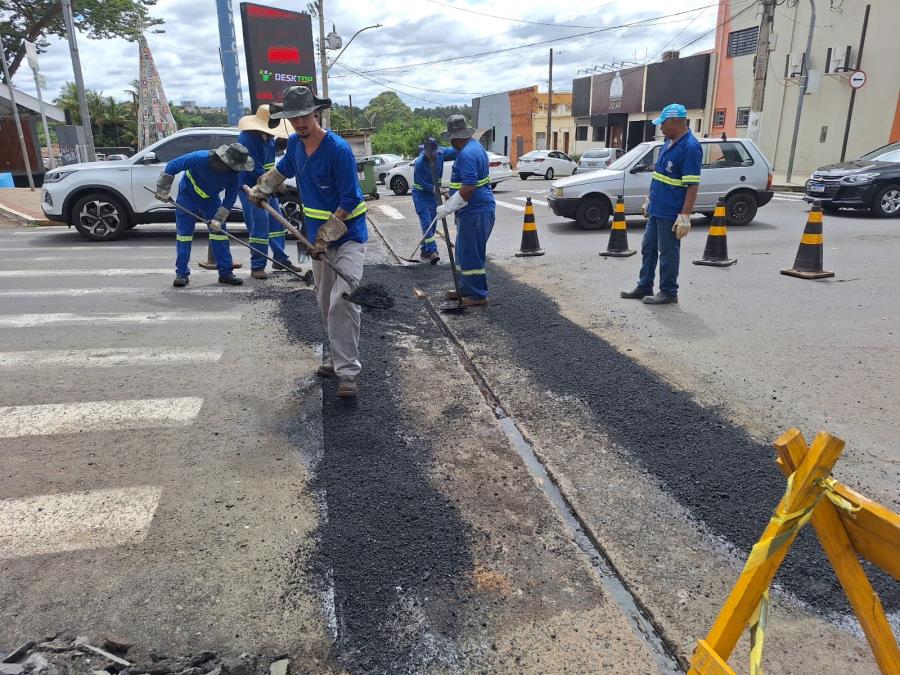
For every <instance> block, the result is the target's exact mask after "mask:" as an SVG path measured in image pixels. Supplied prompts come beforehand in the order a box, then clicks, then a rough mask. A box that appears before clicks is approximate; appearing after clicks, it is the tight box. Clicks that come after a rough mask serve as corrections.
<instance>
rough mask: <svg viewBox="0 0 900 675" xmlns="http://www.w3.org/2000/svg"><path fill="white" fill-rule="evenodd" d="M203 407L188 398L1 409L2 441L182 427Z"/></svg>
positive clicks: (55, 404) (51, 404)
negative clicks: (94, 432)
mask: <svg viewBox="0 0 900 675" xmlns="http://www.w3.org/2000/svg"><path fill="white" fill-rule="evenodd" d="M202 405H203V399H202V398H194V397H186V398H147V399H131V400H124V401H89V402H85V403H47V404H41V405H19V406H7V407H0V438H21V437H23V436H49V435H51V434H77V433H84V432H89V431H113V430H115V431H123V430H126V429H152V428H155V427H183V426H186V425H188V424H190V423H191V422H192V421H193V420H194V418H195V417H197V414H198V413H199V412H200V408H201V406H202Z"/></svg>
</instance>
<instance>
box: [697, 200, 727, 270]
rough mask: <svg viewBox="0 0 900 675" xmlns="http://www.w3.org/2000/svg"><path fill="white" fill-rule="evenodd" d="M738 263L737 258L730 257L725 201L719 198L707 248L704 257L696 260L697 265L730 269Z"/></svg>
mask: <svg viewBox="0 0 900 675" xmlns="http://www.w3.org/2000/svg"><path fill="white" fill-rule="evenodd" d="M736 262H737V259H736V258H729V257H728V232H727V230H726V229H725V200H724V199H723V198H722V197H719V201H718V202H716V210H715V211H714V212H713V219H712V223H711V224H710V226H709V234H708V235H707V237H706V248H705V249H703V257H702V258H701V259H700V260H695V261H694V264H695V265H709V266H711V267H728V266H729V265H734V264H735V263H736Z"/></svg>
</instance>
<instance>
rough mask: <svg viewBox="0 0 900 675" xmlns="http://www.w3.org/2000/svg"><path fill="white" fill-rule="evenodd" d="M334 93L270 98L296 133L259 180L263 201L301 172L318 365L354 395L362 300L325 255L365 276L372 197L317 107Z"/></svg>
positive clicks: (302, 91) (275, 114)
mask: <svg viewBox="0 0 900 675" xmlns="http://www.w3.org/2000/svg"><path fill="white" fill-rule="evenodd" d="M330 107H331V100H330V99H327V98H325V99H320V98H318V97H316V96H313V93H312V92H311V91H310V90H309V88H308V87H304V86H295V87H288V88H287V89H285V90H284V101H283V103H281V104H280V105H279V104H272V105H271V106H270V112H271V118H272V121H271V122H269V124H270V125H272V124H277V121H276V120H281V119H287V120H288V122H289V123H290V124H291V126H292V127H293V128H294V130H295V131H296V133H295V134H294V135H292V136H291V137H290V138H289V139H288V145H287V150H286V151H285V155H284V157H282V158H281V160H280V161H279V162H278V163H277V164H276V165H275V168H274V169H270V170H269V171H267V172H266V173H265V174H263V175H262V176H261V177H260V179H259V181H258V182H257V184H256V187H254V188H253V191H252V192H253V194H252V195H251V199H253V200H255V201H256V202H257V203H259V202H261V201H265V200H267V199H269V198H270V197H271V195H272V194H274V192H275V191H276V190H277V189H278V187H279V186H280V185H281V184H282V182H284V180H285V179H286V178H295V179H296V180H297V188H298V189H299V191H300V199H301V201H302V202H303V215H304V217H305V219H306V226H307V231H308V233H309V234H308V237H309V239H310V241H313V242H314V243H313V247H312V249H311V251H310V255H311V256H312V258H313V278H314V279H315V285H316V299H317V300H318V302H319V309H320V310H321V312H322V321H323V322H324V324H325V329H326V331H327V333H328V344H329V346H330V348H331V363H324V364H322V365H321V366H319V369H318V370H317V374H318V375H320V376H321V377H334V376H335V375H336V376H337V377H339V378H340V382H339V383H338V387H337V395H338V396H340V397H343V398H354V397H356V396H357V395H358V393H359V385H358V383H357V381H356V378H357V376H358V375H359V372H360V370H361V366H360V363H359V323H360V307H359V305H356V304H354V303H352V302H349V301H347V300H345V299H344V298H342V297H341V294H342V293H349V292H350V291H351V288H350V286H349V284H347V282H345V281H344V280H343V279H341V278H340V277H338V276H337V274H335V272H334V270H332V269H331V268H330V267H328V266H327V265H326V264H325V263H324V262H322V260H321V256H322V255H327V256H328V258H329V259H330V260H331V262H332V264H334V265H335V266H336V267H337V268H338V269H340V270H341V271H342V272H344V273H345V274H347V275H348V276H350V277H352V278H355V279H362V274H363V259H364V257H365V253H366V242H368V240H369V231H368V228H367V226H366V203H365V201H363V194H362V189H361V188H360V186H359V181H358V180H357V177H356V159H355V158H354V157H353V151H352V150H351V149H350V146H349V145H348V144H347V141H345V140H344V139H343V138H341V137H340V136H338V135H337V134H335V133H334V132H332V131H326V130H325V129H323V128H322V127H321V126H320V125H319V121H318V119H316V111H318V110H322V109H323V108H330Z"/></svg>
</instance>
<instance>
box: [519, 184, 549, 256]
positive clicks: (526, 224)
mask: <svg viewBox="0 0 900 675" xmlns="http://www.w3.org/2000/svg"><path fill="white" fill-rule="evenodd" d="M530 255H544V250H543V249H542V248H541V244H540V242H539V241H538V233H537V223H536V222H535V221H534V206H532V205H531V197H526V198H525V219H524V220H523V221H522V246H521V247H520V249H519V252H518V253H516V257H517V258H522V257H524V256H530Z"/></svg>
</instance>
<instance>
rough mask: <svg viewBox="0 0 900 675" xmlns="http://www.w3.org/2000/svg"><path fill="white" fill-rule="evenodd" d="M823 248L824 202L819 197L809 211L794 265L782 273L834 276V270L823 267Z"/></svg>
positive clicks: (808, 276) (822, 277) (796, 275)
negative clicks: (829, 270)
mask: <svg viewBox="0 0 900 675" xmlns="http://www.w3.org/2000/svg"><path fill="white" fill-rule="evenodd" d="M823 248H824V241H823V239H822V202H820V201H819V200H818V199H817V200H816V201H815V202H813V207H812V208H811V209H810V211H809V218H807V219H806V227H805V228H804V230H803V236H802V237H801V238H800V248H798V249H797V257H796V258H795V259H794V266H793V267H791V268H789V269H786V270H781V273H782V274H787V275H788V276H791V277H800V278H801V279H825V278H827V277H833V276H834V272H828V271H826V270H824V269H822V250H823Z"/></svg>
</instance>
